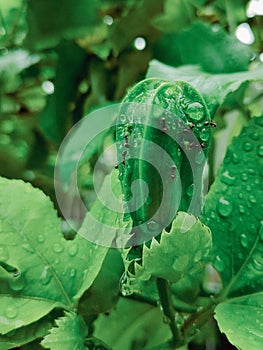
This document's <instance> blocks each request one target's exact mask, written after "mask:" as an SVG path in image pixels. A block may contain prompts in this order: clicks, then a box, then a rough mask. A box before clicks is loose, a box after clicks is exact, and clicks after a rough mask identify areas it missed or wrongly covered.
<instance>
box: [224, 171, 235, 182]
mask: <svg viewBox="0 0 263 350" xmlns="http://www.w3.org/2000/svg"><path fill="white" fill-rule="evenodd" d="M235 180H236V178H235V177H234V176H231V175H230V174H229V172H228V170H226V171H225V172H224V173H223V176H222V178H221V182H223V183H225V184H226V185H233V184H234V183H235Z"/></svg>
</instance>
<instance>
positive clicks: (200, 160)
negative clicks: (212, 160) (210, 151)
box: [195, 150, 205, 164]
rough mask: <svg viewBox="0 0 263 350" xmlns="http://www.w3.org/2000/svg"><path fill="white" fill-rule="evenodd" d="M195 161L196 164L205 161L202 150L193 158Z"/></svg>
mask: <svg viewBox="0 0 263 350" xmlns="http://www.w3.org/2000/svg"><path fill="white" fill-rule="evenodd" d="M195 161H196V163H197V164H202V163H203V162H204V161H205V154H204V152H203V151H202V150H201V151H200V152H198V153H197V155H196V156H195Z"/></svg>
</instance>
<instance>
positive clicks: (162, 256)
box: [125, 212, 212, 292]
mask: <svg viewBox="0 0 263 350" xmlns="http://www.w3.org/2000/svg"><path fill="white" fill-rule="evenodd" d="M211 244H212V240H211V234H210V230H209V228H208V227H206V226H204V225H203V224H202V223H201V221H199V220H198V219H196V218H195V217H194V216H193V215H189V214H187V213H184V212H179V213H178V214H177V216H176V218H175V220H174V222H173V225H172V228H171V231H170V232H166V231H163V232H162V234H161V238H160V243H159V242H157V240H156V239H152V241H151V245H150V247H149V248H148V247H147V246H146V245H145V244H144V245H143V252H142V261H141V262H140V263H141V264H139V263H138V262H136V260H131V261H129V260H127V259H126V260H125V269H126V275H127V285H128V287H129V288H130V289H131V290H132V291H134V292H140V290H141V289H142V288H143V287H144V285H145V284H147V281H150V280H152V279H155V278H164V279H167V280H168V281H170V282H171V283H175V282H178V281H180V280H181V279H182V278H183V277H184V276H185V275H192V276H193V275H197V274H199V273H200V272H201V271H202V270H203V269H204V267H205V265H206V263H207V262H208V261H209V256H210V250H211ZM126 253H127V254H128V252H126Z"/></svg>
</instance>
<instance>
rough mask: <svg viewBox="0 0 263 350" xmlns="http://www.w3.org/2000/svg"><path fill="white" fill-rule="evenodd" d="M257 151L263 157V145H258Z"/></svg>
mask: <svg viewBox="0 0 263 350" xmlns="http://www.w3.org/2000/svg"><path fill="white" fill-rule="evenodd" d="M257 153H258V155H259V156H260V157H263V146H262V145H261V146H258V150H257Z"/></svg>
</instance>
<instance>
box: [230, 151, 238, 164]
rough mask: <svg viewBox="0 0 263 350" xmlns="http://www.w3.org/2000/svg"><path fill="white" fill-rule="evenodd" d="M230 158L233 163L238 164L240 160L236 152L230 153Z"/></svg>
mask: <svg viewBox="0 0 263 350" xmlns="http://www.w3.org/2000/svg"><path fill="white" fill-rule="evenodd" d="M231 160H232V162H233V163H234V164H238V163H239V162H240V158H239V156H238V155H237V154H236V153H234V152H233V153H232V156H231Z"/></svg>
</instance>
